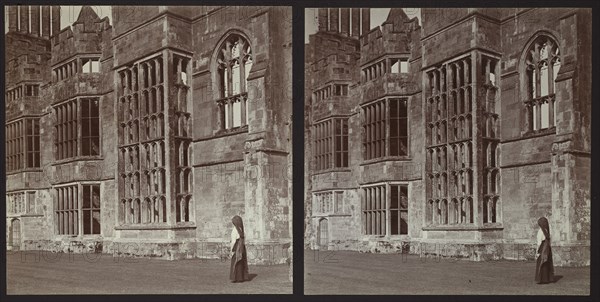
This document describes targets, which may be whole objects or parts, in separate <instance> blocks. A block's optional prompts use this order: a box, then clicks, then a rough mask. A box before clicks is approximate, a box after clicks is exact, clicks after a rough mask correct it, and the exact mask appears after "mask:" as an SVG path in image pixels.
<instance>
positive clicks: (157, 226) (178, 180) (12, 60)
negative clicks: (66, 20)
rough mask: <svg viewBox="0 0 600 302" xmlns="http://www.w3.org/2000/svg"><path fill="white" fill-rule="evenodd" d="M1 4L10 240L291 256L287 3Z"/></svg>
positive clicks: (23, 244)
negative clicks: (106, 7)
mask: <svg viewBox="0 0 600 302" xmlns="http://www.w3.org/2000/svg"><path fill="white" fill-rule="evenodd" d="M7 10H8V14H7V15H8V22H9V31H8V33H6V35H5V42H6V62H5V66H6V79H7V81H6V94H5V96H6V124H5V131H6V138H7V140H6V150H7V153H6V156H7V164H6V173H7V175H6V178H7V179H6V197H7V220H6V223H7V243H8V246H7V248H8V249H21V250H52V251H64V252H68V251H70V252H104V253H112V254H117V255H121V254H125V255H134V256H151V257H163V258H167V259H178V258H196V257H197V258H215V257H217V258H218V257H227V256H228V253H229V235H230V232H231V228H232V224H231V218H232V217H233V216H234V215H241V216H242V217H243V219H244V223H245V230H246V243H247V246H248V258H249V261H250V262H251V263H264V264H276V263H285V262H289V260H290V259H289V257H290V255H291V253H290V249H291V238H292V232H291V229H292V226H291V217H292V207H291V206H292V203H291V184H292V182H291V177H290V176H291V151H292V150H291V114H292V113H291V108H292V106H291V60H292V58H291V53H292V51H291V38H292V37H291V32H292V31H291V23H290V22H289V20H290V19H291V18H290V16H291V9H290V8H285V7H207V6H205V7H200V6H198V7H182V6H178V7H175V6H135V7H133V6H131V7H127V6H114V7H112V24H111V22H109V19H108V17H106V18H104V19H100V18H99V17H98V15H97V14H96V13H95V12H94V10H93V9H92V8H91V7H89V6H84V7H83V8H82V10H81V12H80V14H79V16H78V18H77V21H75V22H74V23H73V24H72V25H71V26H68V27H66V28H62V29H61V28H60V7H58V6H52V7H50V6H41V7H40V6H10V7H7ZM17 16H18V17H17ZM30 16H31V22H29V20H28V18H29V17H30ZM33 16H36V17H33Z"/></svg>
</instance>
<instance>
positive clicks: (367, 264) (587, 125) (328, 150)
mask: <svg viewBox="0 0 600 302" xmlns="http://www.w3.org/2000/svg"><path fill="white" fill-rule="evenodd" d="M591 24H592V11H591V9H586V8H568V7H565V8H388V9H386V8H307V9H305V78H304V80H305V87H304V96H305V108H306V110H305V112H304V120H305V125H304V126H305V129H304V131H305V135H304V137H305V151H304V152H305V153H304V158H305V162H304V169H305V170H304V171H305V175H304V210H305V213H304V214H305V219H304V292H305V294H306V295H335V294H344V295H367V294H374V295H589V294H590V260H591V259H590V258H591V256H590V240H591V227H590V226H591V207H590V200H591V198H590V190H591V118H592V116H591V103H592V101H591V97H592V81H591V73H592V72H591V65H592V64H591V62H592V58H591V57H592V36H591V32H592V30H591Z"/></svg>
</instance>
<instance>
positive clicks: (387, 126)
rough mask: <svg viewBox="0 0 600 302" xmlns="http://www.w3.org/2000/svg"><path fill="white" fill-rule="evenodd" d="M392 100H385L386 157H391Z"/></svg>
mask: <svg viewBox="0 0 600 302" xmlns="http://www.w3.org/2000/svg"><path fill="white" fill-rule="evenodd" d="M389 108H390V100H389V99H387V98H386V99H385V101H384V114H385V142H384V148H385V152H384V155H385V156H390V155H391V150H390V147H391V141H390V139H391V138H390V135H391V131H390V118H391V114H390V110H389ZM398 148H400V146H398Z"/></svg>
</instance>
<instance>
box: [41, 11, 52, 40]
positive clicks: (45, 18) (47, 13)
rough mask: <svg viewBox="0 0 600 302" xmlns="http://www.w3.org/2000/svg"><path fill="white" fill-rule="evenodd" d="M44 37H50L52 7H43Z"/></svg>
mask: <svg viewBox="0 0 600 302" xmlns="http://www.w3.org/2000/svg"><path fill="white" fill-rule="evenodd" d="M42 37H44V38H49V37H50V6H48V5H43V6H42Z"/></svg>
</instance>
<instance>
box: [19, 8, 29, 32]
mask: <svg viewBox="0 0 600 302" xmlns="http://www.w3.org/2000/svg"><path fill="white" fill-rule="evenodd" d="M19 9H20V12H19V15H21V22H20V26H19V31H20V32H22V33H28V32H29V6H27V5H21V6H19Z"/></svg>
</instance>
